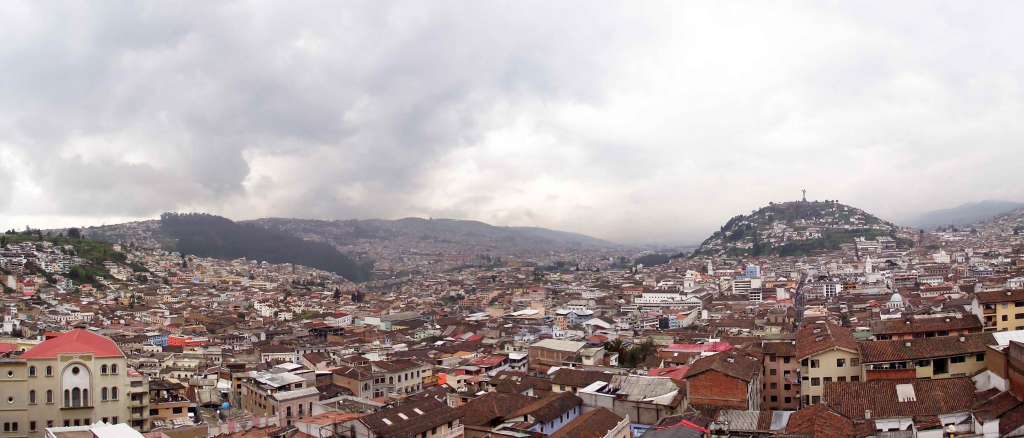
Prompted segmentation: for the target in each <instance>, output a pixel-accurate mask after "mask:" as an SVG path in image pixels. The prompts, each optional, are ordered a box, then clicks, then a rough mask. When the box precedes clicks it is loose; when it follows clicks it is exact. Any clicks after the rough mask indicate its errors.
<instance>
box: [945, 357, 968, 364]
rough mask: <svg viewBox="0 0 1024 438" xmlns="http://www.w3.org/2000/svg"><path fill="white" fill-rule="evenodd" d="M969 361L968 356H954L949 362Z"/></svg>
mask: <svg viewBox="0 0 1024 438" xmlns="http://www.w3.org/2000/svg"><path fill="white" fill-rule="evenodd" d="M966 361H967V356H953V357H951V358H949V363H964V362H966Z"/></svg>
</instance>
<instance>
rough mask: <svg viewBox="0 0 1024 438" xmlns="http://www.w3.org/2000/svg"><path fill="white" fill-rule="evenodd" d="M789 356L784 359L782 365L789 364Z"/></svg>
mask: <svg viewBox="0 0 1024 438" xmlns="http://www.w3.org/2000/svg"><path fill="white" fill-rule="evenodd" d="M789 359H790V358H789V356H786V357H784V358H782V363H789Z"/></svg>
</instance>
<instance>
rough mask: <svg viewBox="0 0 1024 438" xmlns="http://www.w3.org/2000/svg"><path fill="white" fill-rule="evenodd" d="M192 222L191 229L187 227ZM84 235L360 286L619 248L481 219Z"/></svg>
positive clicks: (217, 220) (225, 224)
mask: <svg viewBox="0 0 1024 438" xmlns="http://www.w3.org/2000/svg"><path fill="white" fill-rule="evenodd" d="M186 219H187V221H186V223H181V221H182V220H186ZM83 233H85V234H86V235H87V236H88V237H90V238H93V239H99V240H104V241H108V242H123V243H130V244H134V245H139V246H144V247H160V248H165V249H174V250H177V251H181V252H185V253H190V254H195V255H199V256H204V257H218V258H237V257H246V258H250V259H255V260H266V261H269V262H274V263H283V262H291V263H298V264H302V265H306V266H310V267H314V268H319V269H324V270H327V271H332V272H335V273H338V274H339V275H342V276H344V277H346V278H349V279H351V280H353V281H362V280H365V279H366V278H368V276H369V266H368V265H369V262H368V261H373V262H375V263H374V264H375V266H377V267H382V268H391V269H405V268H410V267H420V268H422V267H424V266H427V265H436V266H438V267H442V265H441V264H431V263H426V262H424V260H425V259H424V257H426V258H433V259H437V258H438V256H439V255H440V256H444V255H456V256H457V257H462V260H476V259H477V258H479V257H484V258H487V257H492V258H493V257H504V256H508V255H528V254H533V255H536V254H538V253H548V252H552V251H560V250H573V249H604V248H618V247H619V246H618V245H616V244H613V243H610V242H606V241H603V240H600V239H595V238H593V237H588V236H584V235H581V234H574V233H567V232H563V231H555V230H549V229H545V228H535V227H496V226H493V225H489V224H486V223H483V222H478V221H467V220H455V219H420V218H406V219H398V220H382V219H368V220H333V221H327V220H313V219H283V218H266V219H256V220H250V221H239V222H232V221H230V220H228V219H225V218H221V217H217V216H210V215H167V214H165V215H164V216H163V217H162V219H161V220H153V221H141V222H129V223H124V224H117V225H108V226H103V227H89V228H86V229H84V230H83ZM300 248H304V249H302V250H300ZM355 260H359V261H358V262H357V261H355ZM492 260H493V259H492ZM363 261H367V262H363ZM460 263H463V262H460ZM396 266H397V267H398V268H396Z"/></svg>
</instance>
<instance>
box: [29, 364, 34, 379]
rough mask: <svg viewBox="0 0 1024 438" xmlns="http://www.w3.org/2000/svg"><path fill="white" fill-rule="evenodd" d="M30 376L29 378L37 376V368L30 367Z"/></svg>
mask: <svg viewBox="0 0 1024 438" xmlns="http://www.w3.org/2000/svg"><path fill="white" fill-rule="evenodd" d="M28 375H29V377H35V376H36V367H35V365H33V366H30V367H28Z"/></svg>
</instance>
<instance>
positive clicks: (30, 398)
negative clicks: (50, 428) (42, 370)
mask: <svg viewBox="0 0 1024 438" xmlns="http://www.w3.org/2000/svg"><path fill="white" fill-rule="evenodd" d="M28 404H30V405H34V404H36V390H34V389H33V390H30V391H29V392H28Z"/></svg>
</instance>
